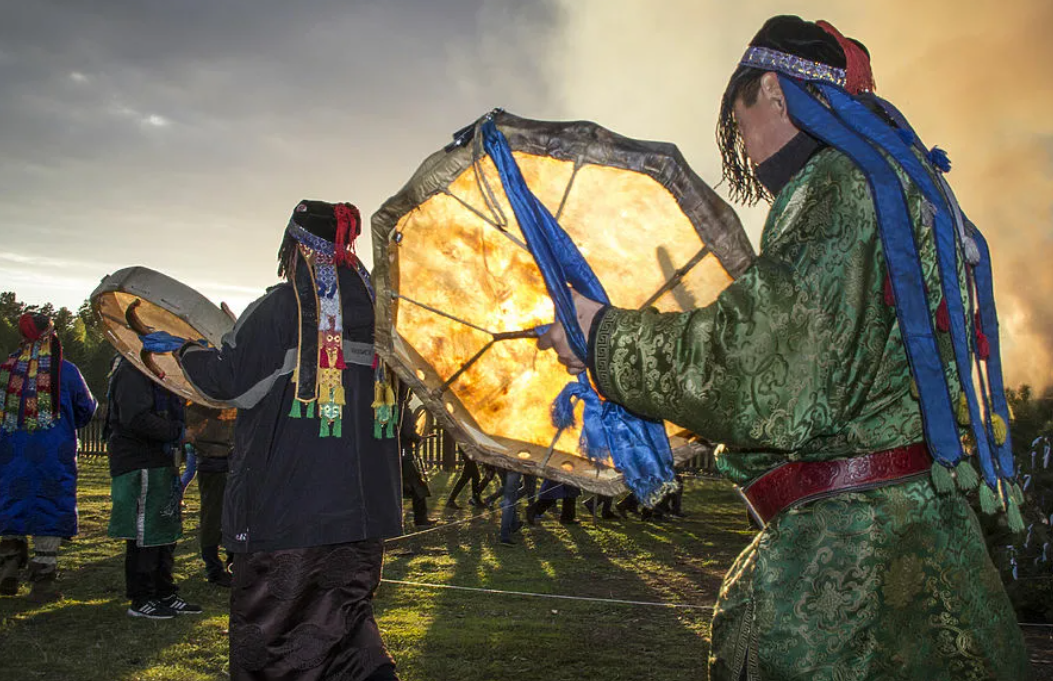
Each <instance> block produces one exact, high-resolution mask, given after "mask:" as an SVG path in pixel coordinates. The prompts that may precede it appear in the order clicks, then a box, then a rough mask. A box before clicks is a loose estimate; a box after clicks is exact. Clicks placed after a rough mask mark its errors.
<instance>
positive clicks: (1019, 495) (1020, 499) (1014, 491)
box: [1009, 482, 1024, 506]
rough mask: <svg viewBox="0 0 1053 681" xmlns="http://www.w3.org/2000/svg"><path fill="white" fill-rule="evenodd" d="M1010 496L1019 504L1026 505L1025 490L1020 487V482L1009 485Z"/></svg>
mask: <svg viewBox="0 0 1053 681" xmlns="http://www.w3.org/2000/svg"><path fill="white" fill-rule="evenodd" d="M1009 496H1010V497H1012V499H1013V501H1015V502H1016V503H1017V506H1023V505H1024V490H1022V489H1020V485H1019V483H1015V482H1014V483H1013V484H1012V485H1010V486H1009Z"/></svg>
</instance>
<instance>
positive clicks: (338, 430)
mask: <svg viewBox="0 0 1053 681" xmlns="http://www.w3.org/2000/svg"><path fill="white" fill-rule="evenodd" d="M342 422H343V419H336V420H335V421H333V437H343V434H344V429H343V425H342Z"/></svg>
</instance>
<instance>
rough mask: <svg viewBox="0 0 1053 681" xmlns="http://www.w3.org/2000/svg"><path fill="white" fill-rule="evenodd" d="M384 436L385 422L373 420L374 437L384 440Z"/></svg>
mask: <svg viewBox="0 0 1053 681" xmlns="http://www.w3.org/2000/svg"><path fill="white" fill-rule="evenodd" d="M383 438H384V424H383V423H381V422H380V421H377V420H375V419H374V420H373V439H374V440H382V439H383Z"/></svg>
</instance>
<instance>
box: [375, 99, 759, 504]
mask: <svg viewBox="0 0 1053 681" xmlns="http://www.w3.org/2000/svg"><path fill="white" fill-rule="evenodd" d="M494 120H495V122H496V124H497V127H498V128H499V129H500V130H501V132H503V133H504V135H505V136H506V137H507V139H508V142H509V144H510V145H511V148H512V151H513V156H514V157H515V160H516V162H517V164H518V165H519V168H520V170H521V171H522V174H523V176H524V178H525V180H526V182H527V184H528V185H529V187H530V189H531V190H532V191H533V193H534V194H535V195H536V196H537V197H538V199H539V200H540V201H541V202H542V203H543V204H544V205H545V206H546V207H547V208H548V210H549V211H550V212H551V213H552V215H553V216H554V217H555V218H556V219H557V220H558V221H559V223H560V225H561V226H562V227H563V229H565V230H566V231H567V233H568V234H569V235H570V237H571V238H572V239H573V240H574V242H575V244H576V245H577V246H578V248H579V249H580V251H581V253H582V254H583V255H584V256H585V258H586V259H587V260H588V262H589V264H590V265H591V267H592V268H593V270H594V271H595V273H596V275H597V276H598V277H599V279H600V281H601V282H602V284H603V286H604V288H605V289H606V291H607V293H608V294H609V296H610V298H611V301H612V303H613V304H615V305H617V306H619V307H629V308H641V307H648V306H654V307H656V308H658V309H659V310H662V311H678V310H686V309H692V308H695V307H699V306H704V305H707V304H709V303H711V302H713V301H714V300H715V299H716V297H717V295H718V294H719V293H720V292H721V291H722V290H724V289H725V288H726V287H727V285H728V284H729V283H731V281H732V280H733V279H734V278H735V277H737V276H739V275H740V274H741V273H742V272H743V271H744V270H745V269H746V268H747V267H748V265H749V264H750V262H751V261H752V259H753V249H752V247H751V245H750V243H749V240H748V239H747V237H746V235H745V233H744V232H743V230H742V226H741V224H740V223H739V220H738V218H737V216H736V215H735V213H734V211H733V210H732V209H731V208H730V207H729V206H728V205H727V204H726V203H725V202H724V201H723V200H721V199H720V197H718V196H717V195H716V194H715V193H714V192H713V190H712V189H710V187H709V186H707V185H706V183H705V182H703V181H702V180H701V179H700V178H699V177H698V176H697V175H696V174H695V173H694V172H692V170H691V169H690V168H689V167H688V165H687V163H686V162H685V161H684V159H683V157H682V156H681V155H680V152H679V151H678V150H677V149H676V147H675V146H673V145H671V144H663V143H656V142H641V141H638V140H633V139H628V138H626V137H622V136H620V135H616V134H614V133H612V132H610V131H609V130H606V129H604V128H602V127H600V126H598V125H596V124H594V123H587V122H573V123H556V122H541V121H531V120H526V119H522V118H518V117H516V116H512V115H510V114H507V113H503V112H498V113H495V114H494ZM480 137H481V135H480V134H479V133H478V131H477V127H475V128H473V127H472V126H469V127H468V128H465V129H464V130H463V131H461V132H460V133H458V134H457V135H456V136H455V141H454V143H453V144H451V145H449V146H448V147H446V148H445V149H443V150H440V151H438V152H436V153H435V154H433V155H432V156H430V157H429V158H428V159H427V160H425V161H424V163H423V164H422V165H421V167H420V168H419V169H418V170H417V172H416V174H414V176H413V177H412V178H411V179H410V181H409V182H408V183H407V184H406V186H405V187H403V189H402V190H401V191H399V193H398V194H396V195H395V196H394V197H392V198H391V199H389V200H388V201H387V202H386V203H385V204H384V205H383V206H382V207H381V208H380V210H379V211H378V212H377V213H376V214H375V215H374V216H373V218H372V228H373V252H374V272H373V275H374V280H375V283H376V288H377V311H376V318H377V328H376V345H377V350H378V352H379V353H380V354H381V356H382V357H383V358H384V359H385V361H387V362H388V363H389V364H390V365H391V366H393V367H394V369H395V370H396V371H397V373H398V374H399V376H400V378H401V379H402V380H403V381H404V382H406V383H407V384H408V385H409V386H410V387H411V389H412V390H413V391H414V393H415V394H416V395H417V396H418V397H419V398H420V399H421V401H422V402H423V403H424V404H425V405H426V406H427V407H428V409H429V411H431V412H432V414H433V415H434V416H435V417H436V418H437V419H438V420H439V421H440V422H441V423H442V425H443V427H445V428H446V429H447V430H448V431H450V432H451V433H452V434H453V436H454V437H455V438H456V439H457V440H458V441H459V443H460V444H461V446H462V447H463V448H464V449H465V451H466V452H467V453H468V455H469V456H471V457H472V458H473V459H477V460H480V461H484V462H490V463H493V464H495V465H497V466H500V467H502V468H508V469H513V470H518V471H521V472H524V473H529V474H534V475H540V476H543V477H545V478H550V479H554V480H559V481H562V482H565V483H568V484H572V485H576V486H578V487H581V488H584V489H586V490H590V491H594V492H599V493H604V494H614V493H618V492H620V491H622V490H623V489H624V485H623V482H622V479H621V474H620V473H619V472H618V471H617V470H615V468H614V466H613V464H612V463H611V462H610V461H607V462H602V461H601V462H596V461H590V460H589V459H588V458H586V457H585V456H584V455H583V454H582V453H581V452H580V451H579V438H580V435H581V433H580V429H579V428H578V427H577V426H576V427H572V428H567V429H565V430H563V431H559V432H557V430H556V428H555V427H554V426H553V424H552V420H551V417H550V405H551V404H552V401H553V399H554V398H555V397H556V395H557V394H558V393H559V392H560V390H561V389H562V388H563V386H565V385H566V384H567V382H568V376H567V374H566V372H565V370H564V369H563V368H562V367H561V366H560V365H559V364H558V363H557V361H556V355H555V353H552V352H539V351H538V350H537V347H536V341H535V336H536V334H535V333H534V329H535V328H536V327H538V326H539V325H544V324H549V323H551V322H552V319H553V316H554V310H553V305H552V301H551V299H550V298H549V296H548V294H547V292H546V289H545V286H544V283H543V280H542V277H541V274H540V272H539V271H538V269H537V266H536V265H535V263H534V259H533V257H532V255H531V253H530V252H529V250H528V249H527V247H526V244H525V239H524V237H523V235H522V232H521V231H520V229H519V225H518V223H517V222H516V219H515V215H514V213H513V211H512V209H511V207H510V205H509V202H508V200H507V198H506V196H505V194H504V191H503V189H502V183H501V180H500V178H499V176H498V174H497V170H496V168H495V167H494V164H493V162H492V161H491V159H490V158H489V157H488V156H487V155H486V152H485V150H484V149H483V148H482V145H481V144H480ZM579 408H580V406H579ZM578 423H579V425H580V418H579V419H578ZM667 430H668V431H669V432H670V433H671V434H673V435H674V436H675V435H678V434H679V435H683V434H682V433H680V432H679V429H677V428H675V427H672V426H669V427H668V428H667ZM685 442H686V441H685V440H684V439H674V441H673V446H674V447H678V446H681V447H682V446H683V445H684V444H685ZM682 453H683V456H685V457H687V456H694V455H695V454H697V448H686V449H682Z"/></svg>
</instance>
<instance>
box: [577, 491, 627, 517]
mask: <svg viewBox="0 0 1053 681" xmlns="http://www.w3.org/2000/svg"><path fill="white" fill-rule="evenodd" d="M597 501H599V511H600V517H601V518H603V519H604V520H613V519H615V518H617V517H618V514H617V513H615V512H614V511H612V510H611V504H612V503H614V498H613V497H609V496H606V495H604V494H597V495H596V496H594V497H589V499H588V501H586V502H585V503H584V504H582V505H583V506H584V507H585V508H586V509H587V510H588V512H589V513H592V514H593V515H595V514H596V502H597Z"/></svg>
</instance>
